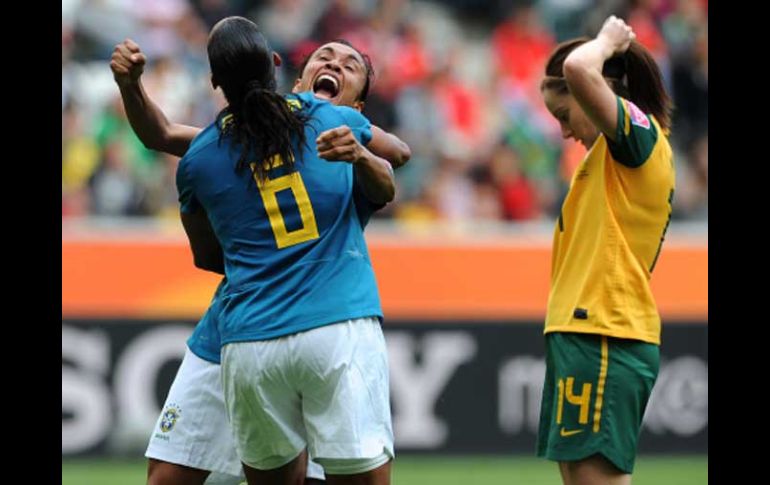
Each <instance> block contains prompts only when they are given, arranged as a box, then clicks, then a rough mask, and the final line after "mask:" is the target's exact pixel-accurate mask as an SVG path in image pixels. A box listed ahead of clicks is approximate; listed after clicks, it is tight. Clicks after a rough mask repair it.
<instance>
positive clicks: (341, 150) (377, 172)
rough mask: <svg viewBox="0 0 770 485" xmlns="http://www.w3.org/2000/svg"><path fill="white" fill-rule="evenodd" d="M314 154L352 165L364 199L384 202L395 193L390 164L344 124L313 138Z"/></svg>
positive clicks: (377, 202) (379, 202)
mask: <svg viewBox="0 0 770 485" xmlns="http://www.w3.org/2000/svg"><path fill="white" fill-rule="evenodd" d="M316 146H317V148H318V155H319V156H320V157H321V158H323V159H325V160H329V161H332V162H336V161H342V162H349V163H352V164H353V165H354V172H355V174H356V181H357V183H358V184H359V185H360V187H361V190H362V191H363V193H364V195H365V196H366V198H367V199H369V200H370V201H371V202H373V203H375V204H385V203H388V202H390V201H392V200H393V197H395V195H396V181H395V179H394V178H393V167H391V166H390V163H388V161H387V160H385V159H383V158H381V157H378V156H377V155H375V154H373V153H372V152H371V151H369V150H368V149H367V148H366V147H365V146H363V145H361V144H360V143H359V142H358V140H356V138H355V136H353V132H352V131H351V130H350V127H348V126H340V127H338V128H333V129H331V130H327V131H325V132H323V133H321V135H320V136H319V137H318V138H317V139H316Z"/></svg>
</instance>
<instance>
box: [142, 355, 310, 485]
mask: <svg viewBox="0 0 770 485" xmlns="http://www.w3.org/2000/svg"><path fill="white" fill-rule="evenodd" d="M221 382H222V378H221V368H220V366H219V365H217V364H214V363H211V362H208V361H206V360H203V359H201V358H200V357H198V356H197V355H195V354H193V353H192V352H191V351H190V349H187V350H186V352H185V355H184V359H183V360H182V365H180V366H179V370H178V371H177V373H176V377H175V378H174V382H173V383H172V384H171V388H170V389H169V391H168V397H167V398H166V402H165V404H164V405H163V409H162V410H161V413H160V417H159V418H158V421H157V423H156V425H155V428H153V431H152V436H151V437H150V444H149V446H148V447H147V452H146V453H145V456H146V457H147V458H154V459H156V460H160V461H165V462H168V463H175V464H178V465H185V466H189V467H192V468H198V469H200V470H209V471H211V474H210V475H209V477H208V479H207V480H206V484H211V485H213V484H217V485H236V484H240V483H242V482H244V481H245V480H246V478H245V477H244V475H243V468H242V467H241V461H240V459H239V458H238V454H237V452H236V448H235V440H234V439H233V434H232V431H231V428H230V423H229V422H228V420H227V410H226V408H225V400H224V395H223V394H222V385H221ZM307 476H308V477H311V478H317V479H321V480H323V479H324V474H323V469H322V468H321V466H320V465H318V464H316V463H312V462H310V461H309V462H308V474H307Z"/></svg>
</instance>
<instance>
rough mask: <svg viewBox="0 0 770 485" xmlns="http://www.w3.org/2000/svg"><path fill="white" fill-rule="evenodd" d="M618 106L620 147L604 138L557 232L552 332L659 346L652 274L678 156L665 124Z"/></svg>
mask: <svg viewBox="0 0 770 485" xmlns="http://www.w3.org/2000/svg"><path fill="white" fill-rule="evenodd" d="M617 99H618V127H617V137H616V138H617V140H616V141H614V142H613V141H612V140H609V139H607V138H606V137H605V136H604V135H603V134H601V135H599V138H598V139H597V140H596V142H595V143H594V144H593V146H592V147H591V149H590V150H589V152H588V153H587V154H586V157H585V159H584V160H583V162H582V163H581V164H580V166H579V167H578V169H577V170H576V171H575V174H574V175H573V177H572V182H571V184H570V190H569V193H568V194H567V197H566V199H565V201H564V204H563V206H562V210H561V215H560V216H559V220H558V222H557V224H556V228H555V230H554V239H553V254H552V259H551V266H552V267H551V291H550V294H549V296H548V313H547V315H546V322H545V333H549V332H578V333H592V334H599V335H607V336H610V337H619V338H629V339H636V340H642V341H644V342H650V343H654V344H659V343H660V316H659V315H658V310H657V308H656V306H655V301H654V299H653V296H652V291H651V290H650V275H651V273H652V270H653V269H654V268H655V263H656V261H657V259H658V254H659V252H660V248H661V245H662V243H663V237H664V236H665V233H666V229H668V223H669V220H670V218H671V202H672V200H673V195H674V165H673V156H672V152H671V146H670V145H669V143H668V139H667V136H666V135H667V134H666V133H663V130H662V129H661V127H660V125H658V122H657V121H656V120H655V119H654V118H653V117H652V116H648V115H646V114H644V113H643V112H642V111H641V110H640V109H639V108H637V107H636V106H635V105H634V104H633V103H631V102H630V101H628V100H626V99H623V98H620V97H618V98H617Z"/></svg>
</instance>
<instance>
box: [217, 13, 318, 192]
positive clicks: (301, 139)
mask: <svg viewBox="0 0 770 485" xmlns="http://www.w3.org/2000/svg"><path fill="white" fill-rule="evenodd" d="M207 50H208V55H209V64H210V65H211V80H212V83H213V85H214V87H221V88H222V92H223V93H224V95H225V99H227V107H226V108H225V109H224V110H222V112H221V113H220V115H219V118H220V120H221V123H220V127H221V128H220V140H222V139H223V138H224V137H229V138H231V139H232V140H233V142H234V144H235V145H237V146H239V147H240V149H241V153H240V156H239V158H238V163H237V165H236V168H237V169H238V170H240V169H243V168H244V167H246V166H247V165H249V164H250V163H251V162H255V164H254V165H255V166H254V173H255V174H256V175H257V178H258V179H259V180H260V181H264V180H265V177H266V173H267V171H268V170H269V169H270V168H272V167H273V166H274V164H275V159H274V157H275V156H280V157H281V160H282V163H283V164H284V165H286V166H287V167H288V168H289V169H292V168H293V165H294V163H295V162H296V161H297V157H296V156H297V155H299V156H301V150H302V148H301V147H303V146H304V144H305V129H304V126H305V122H306V121H307V117H306V116H304V115H303V114H302V113H300V112H294V111H292V110H291V109H290V108H289V105H288V103H287V102H286V100H285V99H284V98H283V97H282V96H281V95H279V94H278V93H276V92H275V89H276V82H275V65H274V64H273V51H272V49H270V47H269V46H268V44H267V39H265V37H264V36H263V35H262V33H261V32H260V31H259V28H258V27H257V25H256V24H255V23H254V22H252V21H250V20H248V19H245V18H243V17H227V18H226V19H223V20H221V21H220V22H218V23H217V25H215V26H214V28H213V29H212V30H211V35H210V36H209V41H208V46H207ZM294 143H296V144H297V145H294ZM294 146H299V147H300V154H296V153H294Z"/></svg>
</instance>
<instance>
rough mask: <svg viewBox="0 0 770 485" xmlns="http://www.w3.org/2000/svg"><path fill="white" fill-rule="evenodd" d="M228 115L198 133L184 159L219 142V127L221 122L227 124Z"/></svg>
mask: <svg viewBox="0 0 770 485" xmlns="http://www.w3.org/2000/svg"><path fill="white" fill-rule="evenodd" d="M228 116H229V115H225V116H223V117H221V118H220V119H217V120H216V121H215V122H213V123H211V124H210V125H208V126H207V127H206V128H204V129H203V130H202V131H201V132H200V133H198V134H197V135H196V136H195V138H193V140H192V142H190V148H188V149H187V153H186V154H185V157H184V158H192V157H193V156H195V155H197V154H199V153H200V152H201V151H204V150H206V149H207V148H209V147H211V146H212V145H214V144H216V143H217V142H218V141H219V126H221V125H222V123H223V122H227V120H228Z"/></svg>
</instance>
